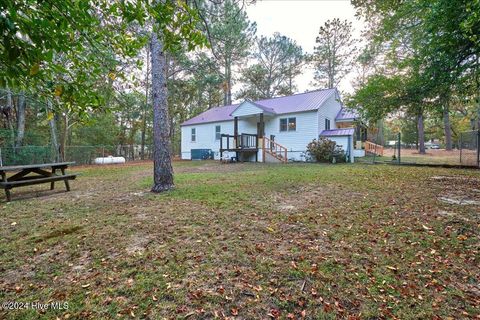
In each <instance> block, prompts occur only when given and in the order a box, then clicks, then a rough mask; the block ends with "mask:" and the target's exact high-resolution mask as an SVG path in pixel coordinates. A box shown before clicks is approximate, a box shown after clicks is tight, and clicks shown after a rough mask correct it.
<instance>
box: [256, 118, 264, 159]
mask: <svg viewBox="0 0 480 320" xmlns="http://www.w3.org/2000/svg"><path fill="white" fill-rule="evenodd" d="M258 131H259V132H257V135H258V137H257V145H256V147H257V153H256V154H255V162H258V151H259V150H258V146H263V145H264V143H263V133H264V131H265V121H264V119H263V112H262V113H260V125H259V126H258ZM262 162H265V159H263V151H262Z"/></svg>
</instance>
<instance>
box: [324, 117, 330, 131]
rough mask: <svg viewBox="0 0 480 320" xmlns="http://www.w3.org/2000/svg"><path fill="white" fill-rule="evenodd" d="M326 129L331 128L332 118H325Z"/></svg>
mask: <svg viewBox="0 0 480 320" xmlns="http://www.w3.org/2000/svg"><path fill="white" fill-rule="evenodd" d="M325 130H330V119H325Z"/></svg>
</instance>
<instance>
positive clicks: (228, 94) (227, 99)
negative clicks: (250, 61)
mask: <svg viewBox="0 0 480 320" xmlns="http://www.w3.org/2000/svg"><path fill="white" fill-rule="evenodd" d="M225 86H226V88H225V93H224V99H223V105H225V106H228V105H231V104H232V65H231V63H230V62H229V61H226V63H225Z"/></svg>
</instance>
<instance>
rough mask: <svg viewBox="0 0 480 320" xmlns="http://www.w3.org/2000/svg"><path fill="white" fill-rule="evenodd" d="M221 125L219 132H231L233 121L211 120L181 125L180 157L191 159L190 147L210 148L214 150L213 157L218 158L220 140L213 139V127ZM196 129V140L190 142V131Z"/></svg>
mask: <svg viewBox="0 0 480 320" xmlns="http://www.w3.org/2000/svg"><path fill="white" fill-rule="evenodd" d="M216 126H221V130H220V132H221V133H225V134H233V121H222V122H211V123H202V124H195V125H190V126H182V145H181V157H182V159H184V160H191V159H192V158H191V157H192V154H191V150H192V149H211V150H212V151H214V152H215V159H220V155H219V154H218V152H219V150H220V140H216V139H215V127H216ZM192 128H195V130H196V141H195V142H192V139H191V131H192Z"/></svg>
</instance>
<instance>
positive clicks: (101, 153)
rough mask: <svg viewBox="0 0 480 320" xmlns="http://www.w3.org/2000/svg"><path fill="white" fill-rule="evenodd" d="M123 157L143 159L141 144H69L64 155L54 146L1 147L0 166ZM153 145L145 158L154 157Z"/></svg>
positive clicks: (147, 148) (131, 159)
mask: <svg viewBox="0 0 480 320" xmlns="http://www.w3.org/2000/svg"><path fill="white" fill-rule="evenodd" d="M110 156H112V157H123V158H125V161H127V162H128V161H138V160H142V150H141V146H139V145H119V146H67V147H65V150H64V156H63V157H61V156H60V150H59V151H58V152H56V150H55V149H54V148H53V146H22V147H18V148H12V147H0V166H13V165H28V164H39V163H51V162H58V161H59V159H63V160H62V161H69V162H70V161H71V162H75V164H76V165H90V164H94V163H95V159H96V158H104V157H110ZM152 156H153V148H152V146H145V149H144V157H143V160H149V159H152Z"/></svg>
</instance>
